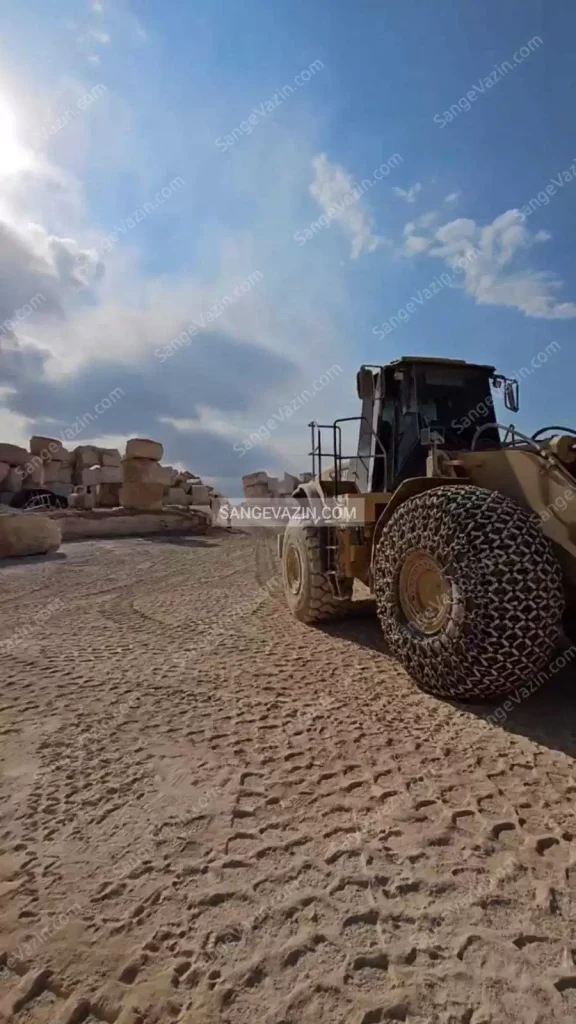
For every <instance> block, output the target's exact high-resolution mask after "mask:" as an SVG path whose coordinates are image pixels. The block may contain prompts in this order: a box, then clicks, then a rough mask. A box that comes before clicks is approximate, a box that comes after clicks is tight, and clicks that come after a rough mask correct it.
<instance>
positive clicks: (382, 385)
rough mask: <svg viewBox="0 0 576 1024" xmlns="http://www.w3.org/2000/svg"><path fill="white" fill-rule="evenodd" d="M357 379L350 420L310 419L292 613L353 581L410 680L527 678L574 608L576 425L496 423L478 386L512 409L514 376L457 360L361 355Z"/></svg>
mask: <svg viewBox="0 0 576 1024" xmlns="http://www.w3.org/2000/svg"><path fill="white" fill-rule="evenodd" d="M357 387H358V396H359V398H360V399H361V400H362V412H361V415H360V416H358V417H351V418H350V417H347V418H345V419H340V420H335V421H334V423H333V424H328V425H327V424H318V423H311V424H310V427H311V431H312V451H311V455H312V478H311V479H310V481H309V482H308V483H303V484H301V485H300V486H299V487H298V489H297V490H296V491H295V492H294V498H295V499H298V504H299V505H301V506H302V507H303V510H304V511H305V510H306V509H308V510H309V511H311V510H312V509H314V510H315V512H314V518H308V517H306V518H299V519H298V521H295V522H291V523H290V524H289V526H288V527H287V529H286V531H285V532H284V534H283V535H282V536H281V537H280V538H279V554H280V557H281V559H282V572H283V580H284V590H285V595H286V600H287V603H288V606H289V608H290V610H291V611H292V613H293V615H295V616H296V617H297V618H298V619H300V620H301V621H303V622H309V623H312V622H319V621H322V620H326V619H330V618H334V617H337V616H342V615H344V614H345V613H346V611H347V610H349V608H350V603H351V598H352V589H353V585H354V580H355V579H358V580H361V581H362V582H363V583H364V584H366V585H367V586H368V587H369V588H370V590H371V591H372V593H373V594H374V595H375V598H376V608H377V613H378V617H379V620H380V624H381V627H382V632H383V634H384V639H385V641H386V644H387V646H388V648H389V650H390V652H391V653H392V654H393V655H394V656H395V657H397V658H398V660H399V661H400V662H401V663H402V664H403V665H404V666H405V668H406V669H407V671H408V672H409V673H410V675H411V676H412V677H413V679H414V680H415V681H416V682H417V683H418V685H419V686H420V687H421V688H422V689H424V690H426V691H428V692H429V693H432V694H436V695H438V696H442V697H450V698H453V699H456V700H483V699H492V698H494V697H496V696H499V695H501V694H505V693H508V692H511V691H513V690H514V689H516V688H517V687H519V686H522V685H525V684H526V683H528V682H529V681H530V680H531V679H533V678H534V676H536V675H537V674H538V673H539V672H541V671H542V669H545V667H546V665H547V663H548V662H549V659H550V656H551V654H552V652H553V650H554V647H555V645H556V644H557V642H558V639H559V637H560V635H561V633H562V631H563V616H565V615H568V614H569V613H571V612H572V613H573V610H574V607H575V605H576V500H575V499H576V430H572V429H571V428H569V427H558V426H552V427H546V428H543V429H542V430H538V431H537V432H536V433H535V434H533V435H532V436H531V437H528V436H526V435H524V434H522V433H521V432H520V431H519V430H517V429H516V427H515V426H509V427H506V426H502V425H501V424H499V423H498V422H497V417H496V415H495V400H494V399H493V397H492V391H491V387H492V388H494V389H496V391H497V392H499V393H500V395H501V396H502V399H503V405H504V406H505V407H506V408H507V409H509V410H510V411H512V412H517V411H518V404H519V403H518V384H517V382H516V381H514V380H510V379H507V378H505V377H503V376H501V375H499V374H496V372H495V369H494V367H492V366H482V365H475V364H471V363H467V362H464V361H463V360H457V359H440V358H428V357H420V356H405V357H402V358H401V359H398V360H395V361H394V362H391V363H389V364H388V365H386V366H362V367H361V369H360V371H359V373H358V377H357ZM351 419H352V420H357V421H358V422H359V439H358V446H357V450H356V453H355V454H354V456H353V457H352V458H349V459H346V457H345V456H344V455H343V452H342V429H343V425H344V424H346V423H348V422H350V420H351ZM326 431H328V432H329V434H330V440H331V447H330V446H328V447H325V446H324V447H323V438H325V433H326ZM323 432H324V433H323ZM335 508H336V511H338V510H339V517H338V518H336V513H335V511H334V509H335ZM318 509H320V510H321V512H322V514H319V513H318ZM322 510H324V511H325V512H326V513H327V515H326V518H324V512H323V511H322ZM331 510H332V511H331ZM344 512H345V515H344ZM325 523H326V525H325Z"/></svg>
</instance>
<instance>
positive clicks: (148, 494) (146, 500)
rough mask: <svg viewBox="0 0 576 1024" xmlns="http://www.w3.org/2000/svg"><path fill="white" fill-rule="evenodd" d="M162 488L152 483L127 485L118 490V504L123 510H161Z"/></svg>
mask: <svg viewBox="0 0 576 1024" xmlns="http://www.w3.org/2000/svg"><path fill="white" fill-rule="evenodd" d="M163 495H164V487H163V486H162V484H154V483H127V482H125V483H124V484H123V485H122V487H121V489H120V504H121V505H123V506H124V508H143V509H146V508H152V509H161V508H162V498H163Z"/></svg>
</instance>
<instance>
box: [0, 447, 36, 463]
mask: <svg viewBox="0 0 576 1024" xmlns="http://www.w3.org/2000/svg"><path fill="white" fill-rule="evenodd" d="M29 458H30V452H28V451H26V448H20V447H19V445H17V444H0V462H7V463H8V465H9V466H24V465H25V464H26V463H27V462H28V460H29Z"/></svg>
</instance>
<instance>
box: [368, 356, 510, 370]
mask: <svg viewBox="0 0 576 1024" xmlns="http://www.w3.org/2000/svg"><path fill="white" fill-rule="evenodd" d="M412 363H432V364H433V365H436V364H438V365H440V366H453V367H454V368H456V367H457V366H466V367H467V368H468V369H470V370H484V371H488V372H489V373H494V371H495V367H494V366H489V365H488V364H487V363H468V362H466V360H465V359H443V358H441V357H440V356H400V358H399V359H393V360H392V361H391V362H390V363H387V366H402V365H405V366H407V365H409V364H412Z"/></svg>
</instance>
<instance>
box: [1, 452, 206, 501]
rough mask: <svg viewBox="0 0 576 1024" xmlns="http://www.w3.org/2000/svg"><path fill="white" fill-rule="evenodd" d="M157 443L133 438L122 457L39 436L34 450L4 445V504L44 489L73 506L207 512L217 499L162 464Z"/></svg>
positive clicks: (192, 479)
mask: <svg viewBox="0 0 576 1024" xmlns="http://www.w3.org/2000/svg"><path fill="white" fill-rule="evenodd" d="M163 454H164V449H163V447H162V445H161V444H160V443H159V442H158V441H151V440H149V439H148V438H137V437H135V438H131V439H130V440H129V441H127V443H126V451H125V454H124V456H122V455H121V454H120V452H119V451H118V449H116V448H99V447H97V446H96V445H90V444H85V445H79V446H78V447H77V448H75V449H74V450H73V451H68V450H67V449H66V448H64V446H63V444H62V442H61V441H59V440H57V439H55V438H50V437H40V436H35V437H32V438H31V439H30V451H27V450H26V449H25V448H21V447H19V446H18V445H13V444H0V504H6V505H9V504H10V502H11V500H12V498H13V497H14V495H15V494H19V493H20V492H26V491H32V492H34V491H36V490H39V489H44V490H48V491H51V492H52V493H53V494H57V495H59V496H60V497H62V498H65V499H66V500H67V502H68V503H69V505H70V506H71V507H72V508H78V509H92V508H119V507H121V506H124V507H125V508H128V509H135V510H152V511H154V510H160V509H162V508H163V507H165V506H167V505H168V506H170V505H176V506H184V507H189V506H194V507H199V508H202V509H204V510H209V509H210V506H211V505H213V504H214V501H215V500H216V499H217V497H218V496H217V495H216V493H215V491H214V489H213V488H212V487H209V486H207V485H206V484H204V483H202V480H201V479H200V477H199V476H196V475H195V474H194V473H190V472H189V471H188V470H185V471H181V470H178V469H174V468H173V467H172V466H162V465H161V464H160V460H161V458H162V456H163Z"/></svg>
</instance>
